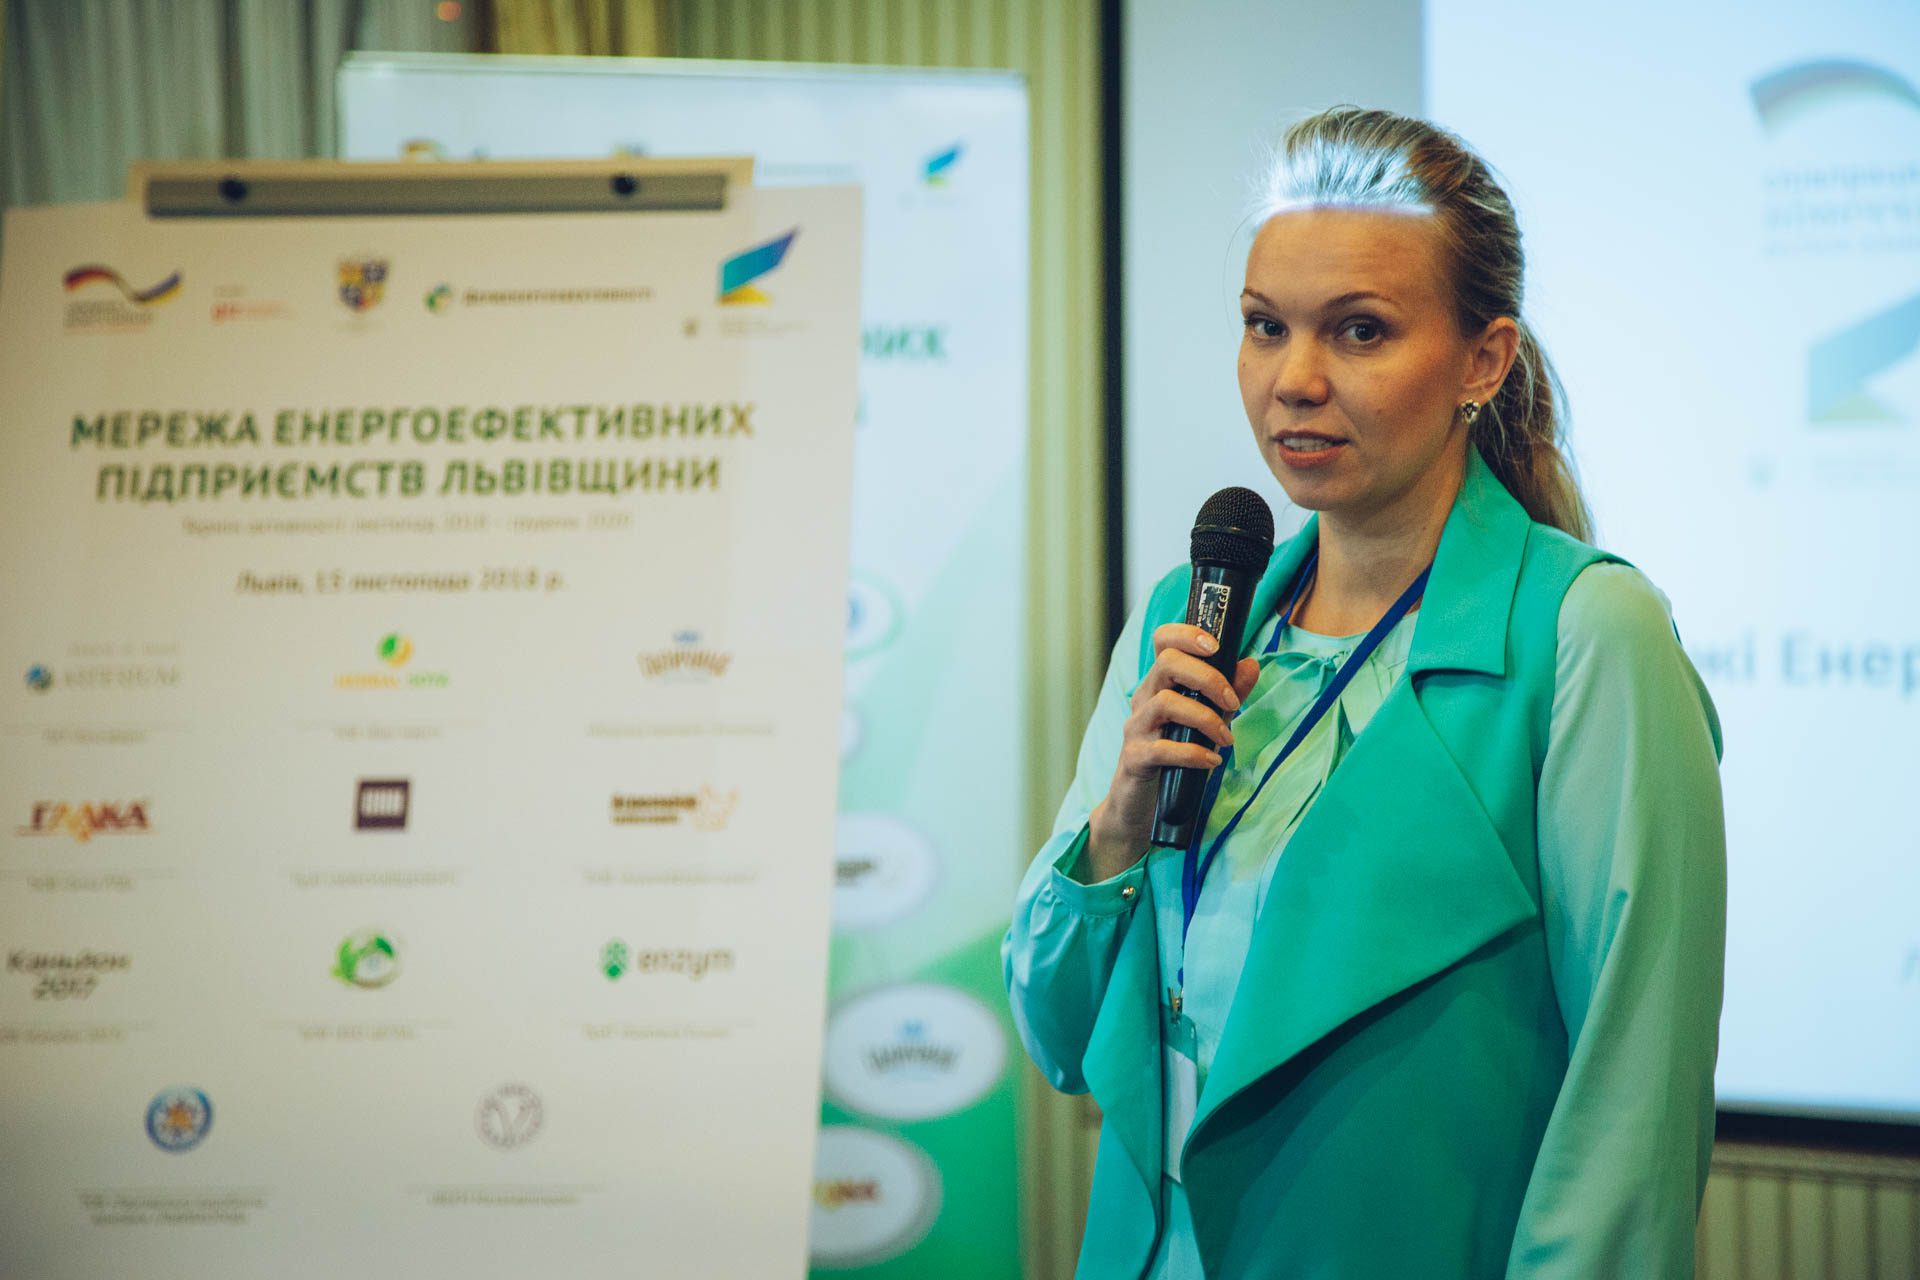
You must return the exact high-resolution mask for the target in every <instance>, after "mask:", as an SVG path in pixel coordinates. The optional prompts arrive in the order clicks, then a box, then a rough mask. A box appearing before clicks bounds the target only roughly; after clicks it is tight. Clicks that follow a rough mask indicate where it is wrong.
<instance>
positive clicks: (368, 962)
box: [333, 929, 400, 990]
mask: <svg viewBox="0 0 1920 1280" xmlns="http://www.w3.org/2000/svg"><path fill="white" fill-rule="evenodd" d="M333 976H334V977H336V978H338V979H340V981H342V982H344V983H346V984H347V985H348V986H350V987H364V988H367V989H369V990H371V989H372V988H374V987H384V986H386V985H387V984H388V983H389V982H392V981H393V980H394V979H395V978H397V977H399V976H400V952H399V950H398V948H396V947H395V946H394V945H393V939H391V938H389V937H387V936H386V935H385V934H384V933H378V932H376V931H374V930H372V929H362V930H361V931H360V932H358V933H350V934H348V935H347V936H346V938H345V939H343V940H342V941H341V943H340V951H339V953H338V959H337V960H336V961H335V962H334V966H333Z"/></svg>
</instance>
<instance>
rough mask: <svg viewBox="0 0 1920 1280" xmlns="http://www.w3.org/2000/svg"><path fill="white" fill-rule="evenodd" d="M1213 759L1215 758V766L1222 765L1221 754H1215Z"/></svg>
mask: <svg viewBox="0 0 1920 1280" xmlns="http://www.w3.org/2000/svg"><path fill="white" fill-rule="evenodd" d="M1212 759H1213V767H1214V768H1216V769H1218V768H1219V767H1220V756H1219V755H1217V754H1215V755H1213V757H1212Z"/></svg>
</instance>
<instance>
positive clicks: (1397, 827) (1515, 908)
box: [1194, 449, 1535, 1144]
mask: <svg viewBox="0 0 1920 1280" xmlns="http://www.w3.org/2000/svg"><path fill="white" fill-rule="evenodd" d="M1468 453H1469V463H1468V473H1467V477H1466V481H1465V483H1464V484H1463V486H1462V488H1461V492H1460V496H1459V498H1458V499H1457V500H1456V501H1455V504H1454V508H1453V511H1452V513H1451V515H1449V517H1448V519H1447V523H1446V526H1445V529H1444V530H1443V532H1442V534H1441V538H1440V546H1439V551H1438V553H1437V555H1436V557H1435V560H1434V566H1433V574H1432V577H1431V578H1430V579H1429V580H1428V587H1427V593H1426V597H1425V599H1424V600H1423V601H1422V604H1421V608H1420V611H1419V612H1418V613H1417V614H1416V615H1415V618H1416V623H1415V630H1414V638H1413V644H1412V650H1411V654H1410V657H1409V660H1408V668H1407V674H1408V678H1407V679H1406V680H1403V681H1401V682H1400V683H1399V684H1398V685H1396V686H1395V688H1394V689H1393V691H1392V692H1391V693H1389V694H1388V696H1387V698H1386V700H1385V701H1384V702H1383V703H1382V704H1381V706H1380V709H1379V711H1378V712H1376V713H1375V715H1374V717H1373V719H1372V721H1371V722H1370V723H1369V724H1368V725H1367V727H1366V728H1365V730H1363V731H1362V732H1361V734H1360V736H1359V737H1358V738H1357V739H1356V740H1355V742H1354V744H1353V747H1352V749H1351V750H1350V751H1349V752H1348V754H1347V756H1346V758H1345V759H1343V760H1342V761H1341V762H1340V765H1339V767H1338V768H1336V769H1335V770H1334V773H1333V776H1332V777H1331V778H1330V779H1328V781H1327V784H1326V786H1325V787H1324V788H1323V789H1322V791H1321V793H1320V795H1319V797H1318V798H1317V799H1316V800H1315V801H1314V804H1313V807H1312V809H1310V810H1309V811H1308V813H1307V816H1306V818H1305V819H1304V820H1303V821H1302V822H1301V824H1300V826H1299V827H1298V828H1297V829H1296V830H1295V832H1294V835H1293V837H1292V839H1290V840H1289V841H1288V843H1287V846H1286V849H1285V850H1284V851H1283V853H1282V854H1281V857H1280V861H1279V863H1278V865H1277V866H1276V867H1275V869H1274V875H1273V880H1272V884H1271V887H1270V888H1269V890H1268V894H1267V899H1266V902H1265V905H1264V906H1263V907H1262V909H1261V913H1260V917H1259V919H1258V921H1257V922H1256V923H1255V926H1254V931H1253V937H1252V940H1251V943H1250V945H1249V949H1248V954H1247V961H1246V966H1245V968H1244V969H1243V970H1242V973H1241V977H1240V982H1239V985H1238V987H1237V989H1236V994H1235V996H1234V1000H1233V1004H1232V1007H1231V1009H1230V1010H1229V1012H1228V1016H1227V1021H1226V1025H1225V1027H1224V1028H1223V1030H1222V1032H1221V1037H1220V1044H1219V1047H1218V1050H1217V1051H1216V1053H1215V1056H1214V1061H1213V1067H1212V1069H1211V1071H1210V1072H1209V1073H1208V1077H1207V1083H1206V1087H1205V1089H1204V1091H1203V1092H1202V1095H1201V1097H1200V1101H1199V1111H1198V1115H1197V1117H1196V1123H1195V1128H1194V1141H1195V1143H1196V1144H1198V1143H1199V1142H1200V1140H1201V1131H1202V1130H1203V1129H1204V1128H1205V1126H1206V1123H1207V1120H1208V1118H1209V1117H1210V1116H1211V1115H1212V1114H1213V1113H1214V1112H1216V1111H1218V1110H1219V1108H1220V1106H1221V1105H1222V1104H1223V1103H1225V1102H1226V1101H1227V1099H1229V1098H1231V1097H1232V1096H1233V1095H1234V1094H1236V1093H1239V1092H1240V1091H1241V1090H1243V1089H1245V1088H1247V1087H1248V1086H1249V1085H1251V1084H1253V1083H1254V1082H1255V1081H1257V1080H1258V1079H1259V1078H1260V1077H1261V1076H1263V1075H1265V1074H1266V1073H1267V1072H1269V1071H1272V1070H1273V1069H1274V1068H1276V1067H1278V1066H1280V1065H1281V1064H1283V1063H1285V1062H1286V1061H1287V1060H1288V1059H1290V1058H1292V1057H1293V1056H1294V1055H1295V1054H1297V1053H1299V1052H1300V1051H1301V1050H1303V1049H1305V1048H1307V1047H1308V1046H1309V1045H1311V1044H1313V1043H1314V1042H1315V1041H1317V1040H1319V1039H1320V1038H1321V1037H1323V1036H1325V1035H1326V1034H1328V1033H1329V1032H1331V1031H1333V1030H1334V1029H1335V1028H1337V1027H1339V1026H1340V1025H1341V1024H1342V1023H1344V1022H1346V1021H1348V1020H1349V1019H1351V1018H1353V1017H1354V1016H1356V1015H1358V1014H1360V1013H1362V1012H1364V1011H1365V1010H1367V1009H1369V1008H1371V1007H1372V1006H1374V1005H1376V1004H1378V1003H1379V1002H1380V1001H1382V1000H1385V999H1386V998H1388V997H1389V996H1392V995H1393V994H1395V993H1396V992H1399V991H1403V990H1405V989H1406V988H1408V987H1410V986H1412V985H1414V984H1415V983H1417V982H1420V981H1422V980H1423V979H1425V978H1428V977H1430V976H1432V975H1433V974H1436V973H1438V972H1440V971H1441V970H1443V969H1445V968H1447V967H1448V966H1450V965H1452V964H1454V963H1455V962H1457V961H1458V960H1460V959H1462V958H1464V957H1465V956H1467V955H1469V954H1471V953H1472V952H1473V951H1475V950H1477V949H1478V948H1479V947H1481V946H1482V945H1484V944H1485V943H1487V942H1489V941H1491V940H1492V939H1494V938H1496V937H1498V936H1499V935H1500V934H1502V933H1504V932H1506V931H1507V930H1508V929H1510V928H1512V927H1513V926H1514V925H1516V924H1518V923H1520V922H1521V921H1523V920H1525V919H1527V918H1528V917H1530V916H1531V915H1533V913H1534V911H1535V906H1534V903H1533V900H1532V898H1531V897H1530V895H1529V894H1528V892H1527V890H1526V888H1525V886H1524V885H1523V884H1522V883H1521V880H1520V877H1519V875H1518V874H1517V873H1516V872H1515V871H1514V867H1513V862H1512V859H1511V857H1510V856H1509V854H1508V851H1507V849H1506V847H1505V845H1504V844H1503V843H1502V841H1501V839H1500V836H1499V833H1498V832H1497V831H1496V829H1495V828H1494V825H1493V822H1492V820H1491V819H1490V818H1489V817H1488V816H1487V814H1486V812H1485V810H1484V809H1483V808H1482V807H1481V805H1480V802H1479V800H1478V799H1477V798H1476V797H1475V794H1474V791H1473V788H1472V786H1471V785H1470V784H1469V783H1468V781H1467V779H1466V778H1465V776H1463V775H1462V773H1461V772H1460V768H1459V766H1458V765H1457V764H1455V763H1454V759H1453V756H1452V754H1451V753H1450V752H1449V751H1448V749H1447V747H1446V746H1445V744H1444V743H1443V742H1442V741H1441V739H1440V737H1439V736H1438V735H1437V734H1436V733H1435V731H1434V723H1433V722H1434V719H1435V718H1444V716H1445V715H1446V710H1447V708H1446V694H1447V690H1446V688H1445V686H1444V685H1442V686H1435V687H1434V688H1432V689H1425V688H1423V686H1422V684H1421V682H1420V679H1419V678H1420V677H1421V676H1424V675H1426V674H1428V673H1431V672H1434V671H1441V670H1449V671H1469V672H1478V673H1481V674H1484V675H1491V676H1504V675H1505V672H1506V635H1507V619H1508V615H1509V613H1510V611H1511V608H1512V602H1513V591H1514V586H1515V583H1516V582H1517V581H1518V577H1519V569H1520V558H1521V555H1522V553H1523V551H1524V550H1525V545H1526V538H1527V531H1528V528H1529V527H1530V522H1529V520H1528V518H1527V515H1526V513H1525V511H1523V510H1522V509H1521V508H1520V506H1519V504H1518V503H1516V502H1515V501H1514V500H1513V498H1512V497H1511V496H1510V495H1508V494H1507V492H1506V490H1505V489H1503V488H1501V486H1500V484H1499V482H1498V481H1497V480H1495V479H1494V477H1493V475H1492V474H1491V473H1490V472H1488V471H1487V469H1486V467H1485V464H1484V463H1482V462H1481V460H1480V457H1479V453H1478V451H1477V450H1471V449H1470V450H1469V451H1468ZM1313 532H1314V530H1313V526H1312V525H1311V524H1310V525H1309V526H1308V528H1307V529H1305V530H1303V531H1302V533H1301V535H1300V537H1298V538H1296V539H1294V540H1293V542H1292V543H1289V544H1288V546H1287V548H1284V549H1283V550H1284V551H1286V552H1288V553H1290V554H1289V555H1288V558H1289V559H1290V560H1291V562H1292V563H1293V564H1294V565H1295V566H1296V567H1297V565H1298V564H1299V562H1300V560H1302V559H1304V556H1305V550H1304V549H1303V548H1300V547H1298V546H1297V545H1296V544H1298V543H1299V542H1300V541H1301V540H1302V539H1308V538H1310V537H1311V535H1312V534H1313ZM1309 545H1310V543H1309ZM1280 560H1281V553H1276V555H1275V564H1274V568H1277V567H1278V565H1279V561H1280ZM1268 576H1269V577H1276V576H1278V575H1276V574H1275V573H1274V572H1273V569H1272V568H1270V571H1269V574H1268ZM1262 586H1263V587H1265V586H1266V583H1265V582H1264V581H1263V583H1262ZM1268 607H1269V608H1271V607H1273V606H1272V605H1271V604H1270V605H1269V606H1268ZM1260 616H1264V615H1260Z"/></svg>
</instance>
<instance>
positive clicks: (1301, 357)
mask: <svg viewBox="0 0 1920 1280" xmlns="http://www.w3.org/2000/svg"><path fill="white" fill-rule="evenodd" d="M1323 355H1324V353H1323V352H1322V351H1321V350H1320V344H1319V343H1317V342H1313V341H1309V340H1303V339H1299V338H1295V339H1294V340H1293V341H1291V342H1288V343H1287V344H1286V345H1285V346H1284V347H1282V348H1281V349H1280V351H1279V352H1278V353H1277V354H1276V355H1275V357H1274V358H1275V360H1277V361H1278V362H1279V365H1278V367H1277V368H1276V369H1275V370H1274V377H1273V395H1274V398H1275V399H1276V400H1279V401H1281V402H1282V403H1284V404H1289V405H1315V404H1321V403H1323V402H1324V401H1325V400H1326V398H1327V393H1328V390H1329V388H1328V384H1327V374H1326V362H1325V360H1324V359H1323Z"/></svg>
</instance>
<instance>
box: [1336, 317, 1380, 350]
mask: <svg viewBox="0 0 1920 1280" xmlns="http://www.w3.org/2000/svg"><path fill="white" fill-rule="evenodd" d="M1340 332H1341V333H1343V334H1345V335H1346V336H1347V337H1349V338H1352V339H1353V340H1354V341H1355V342H1358V343H1361V344H1363V345H1365V344H1369V343H1374V342H1378V341H1379V340H1380V335H1381V332H1382V331H1381V328H1380V325H1379V323H1378V322H1377V321H1373V320H1349V321H1347V323H1346V325H1345V327H1343V328H1342V329H1341V330H1340Z"/></svg>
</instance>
